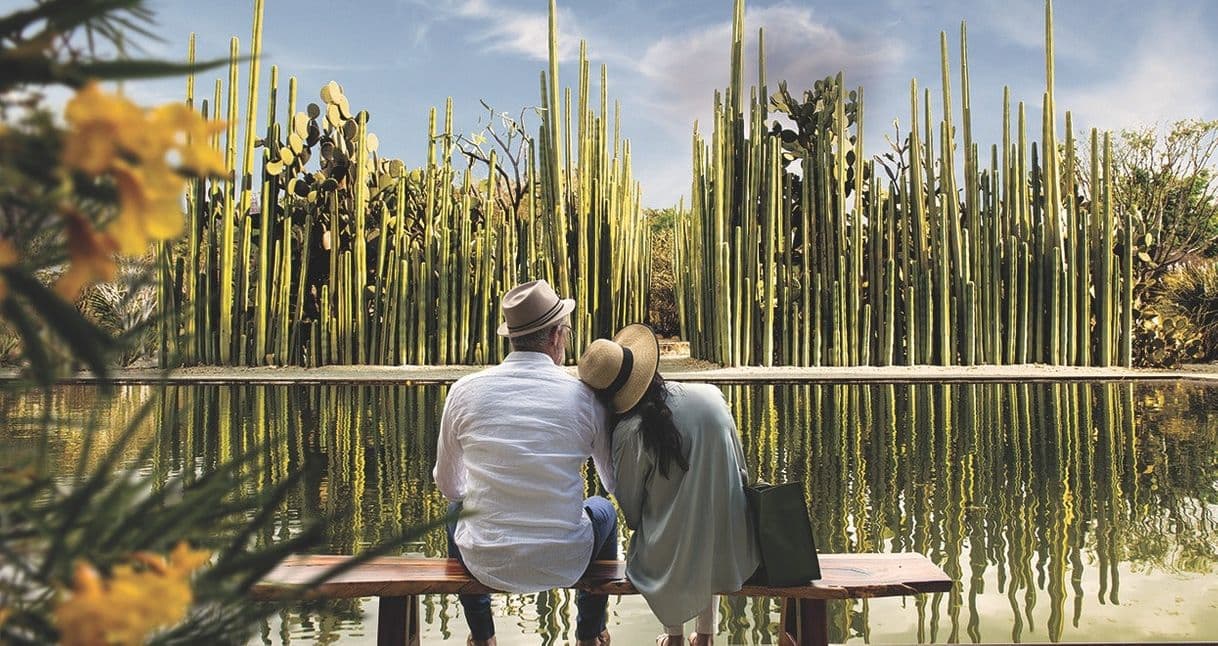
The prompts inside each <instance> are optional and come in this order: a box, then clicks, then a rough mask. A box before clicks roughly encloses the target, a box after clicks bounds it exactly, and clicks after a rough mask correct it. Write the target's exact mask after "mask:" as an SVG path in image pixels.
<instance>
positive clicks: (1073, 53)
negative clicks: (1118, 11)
mask: <svg viewBox="0 0 1218 646" xmlns="http://www.w3.org/2000/svg"><path fill="white" fill-rule="evenodd" d="M965 6H966V7H967V8H968V9H969V11H968V13H969V14H970V15H974V16H976V17H977V22H979V23H980V24H979V26H980V27H983V28H985V29H988V30H992V31H993V32H995V33H996V34H997V35H998V36H999V37H1000V38H1002V39H1004V40H1007V41H1009V42H1011V43H1014V44H1015V45H1017V46H1019V47H1023V48H1024V49H1028V50H1030V51H1032V52H1036V53H1037V54H1039V55H1040V56H1041V58H1043V57H1044V51H1045V7H1044V3H1043V2H1012V1H1011V0H972V1H971V2H969V3H966V5H965ZM1061 9H1062V7H1060V6H1059V7H1058V9H1057V10H1055V11H1054V14H1055V15H1054V20H1053V49H1054V55H1055V57H1056V58H1057V59H1059V60H1062V59H1071V60H1081V61H1095V60H1096V59H1097V57H1098V55H1097V52H1096V51H1095V47H1094V46H1093V34H1088V33H1080V32H1079V31H1077V30H1076V29H1075V28H1074V26H1073V24H1069V23H1066V22H1065V21H1064V18H1065V17H1066V16H1063V15H1062V11H1061ZM970 33H972V30H970ZM955 35H956V32H952V31H950V30H949V31H948V37H949V38H951V37H953V36H955ZM972 40H973V39H972V38H970V41H972ZM954 42H955V41H953V44H954ZM979 44H980V43H979Z"/></svg>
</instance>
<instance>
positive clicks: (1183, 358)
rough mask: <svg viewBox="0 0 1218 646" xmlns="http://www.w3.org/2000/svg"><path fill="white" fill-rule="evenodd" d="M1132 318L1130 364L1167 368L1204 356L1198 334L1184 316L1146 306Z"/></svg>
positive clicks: (1168, 310) (1168, 309)
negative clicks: (1134, 321)
mask: <svg viewBox="0 0 1218 646" xmlns="http://www.w3.org/2000/svg"><path fill="white" fill-rule="evenodd" d="M1135 318H1136V320H1137V325H1135V326H1134V329H1133V361H1134V365H1136V366H1139V367H1145V368H1170V367H1174V366H1178V365H1180V364H1182V363H1191V362H1195V361H1197V360H1198V359H1201V358H1203V357H1204V356H1205V346H1204V343H1203V337H1202V333H1201V331H1200V330H1198V329H1197V326H1195V325H1193V322H1192V321H1191V320H1190V319H1189V318H1188V317H1187V316H1185V315H1183V314H1178V313H1175V312H1173V311H1172V308H1170V307H1163V308H1160V307H1147V308H1143V309H1141V310H1138V311H1136V312H1135Z"/></svg>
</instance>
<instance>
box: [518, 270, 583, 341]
mask: <svg viewBox="0 0 1218 646" xmlns="http://www.w3.org/2000/svg"><path fill="white" fill-rule="evenodd" d="M500 305H502V307H503V323H502V324H501V325H500V326H499V336H506V337H508V338H509V339H510V338H514V337H518V336H523V335H525V334H528V333H530V332H536V331H537V330H541V329H543V328H546V327H549V326H551V325H554V324H555V323H557V322H559V321H561V320H562V318H563V317H564V316H566V315H568V314H570V313H571V311H572V310H574V309H575V301H574V300H572V299H570V298H559V297H558V294H555V293H554V288H553V287H550V284H549V283H547V282H546V281H544V280H531V281H529V282H527V283H522V284H520V285H517V286H515V287H513V288H512V289H511V290H509V291H508V293H506V294H504V295H503V300H502V301H500Z"/></svg>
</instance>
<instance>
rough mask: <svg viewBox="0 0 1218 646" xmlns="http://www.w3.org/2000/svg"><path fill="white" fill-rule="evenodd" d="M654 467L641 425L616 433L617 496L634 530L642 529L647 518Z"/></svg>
mask: <svg viewBox="0 0 1218 646" xmlns="http://www.w3.org/2000/svg"><path fill="white" fill-rule="evenodd" d="M652 468H653V466H652V461H651V455H650V454H649V453H648V452H647V450H646V449H644V448H643V443H642V442H641V441H640V438H639V433H638V427H637V426H636V427H635V428H634V429H630V430H627V429H623V428H621V427H619V428H618V429H617V430H616V431H614V434H613V469H614V471H615V472H616V475H617V490H616V491H614V493H613V495H614V497H615V498H617V504H618V507H621V509H622V515H624V516H625V517H626V526H627V527H629V528H630V529H638V527H639V522H640V521H641V520H642V518H643V503H644V502H645V501H646V499H647V481H648V480H649V479H650V477H651V471H652Z"/></svg>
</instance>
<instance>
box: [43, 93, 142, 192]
mask: <svg viewBox="0 0 1218 646" xmlns="http://www.w3.org/2000/svg"><path fill="white" fill-rule="evenodd" d="M64 117H65V118H66V119H67V121H68V125H69V126H71V130H70V131H69V133H68V135H67V140H66V141H65V143H64V150H63V160H64V163H65V164H67V165H68V166H70V167H72V168H76V169H79V170H81V171H83V172H85V173H88V174H90V175H100V174H102V173H104V172H105V171H106V170H107V169H109V168H110V166H111V165H113V164H114V162H115V160H116V159H118V157H119V154H120V153H121V152H127V153H130V154H135V153H136V152H137V146H139V145H140V144H141V143H143V142H141V141H140V139H141V137H142V136H143V134H144V132H143V131H144V130H145V128H143V127H142V126H143V121H144V118H143V113H142V111H141V110H140V108H139V106H137V105H135V104H134V103H132V102H130V101H128V100H127V99H124V98H123V97H121V96H118V95H117V94H108V93H106V92H103V91H102V90H101V87H100V86H98V84H97V83H89V84H87V85H85V86H84V87H83V88H81V89H80V90H79V91H77V92H76V95H75V96H73V97H72V98H71V100H69V101H68V104H67V106H66V107H65V108H64Z"/></svg>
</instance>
